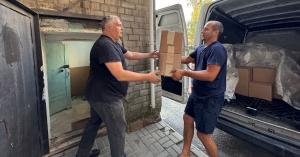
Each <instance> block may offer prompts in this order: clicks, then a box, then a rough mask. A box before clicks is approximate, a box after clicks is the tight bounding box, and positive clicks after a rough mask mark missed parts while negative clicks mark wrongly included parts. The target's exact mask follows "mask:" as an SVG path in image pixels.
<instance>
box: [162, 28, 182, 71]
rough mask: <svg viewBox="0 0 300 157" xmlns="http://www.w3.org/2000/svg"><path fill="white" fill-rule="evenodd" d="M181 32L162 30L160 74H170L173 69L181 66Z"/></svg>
mask: <svg viewBox="0 0 300 157" xmlns="http://www.w3.org/2000/svg"><path fill="white" fill-rule="evenodd" d="M182 41H183V34H182V33H181V32H171V31H162V32H161V40H160V50H159V52H160V58H159V61H160V62H159V67H160V71H161V75H163V76H171V75H172V74H171V71H172V70H173V69H178V68H180V67H181V51H182Z"/></svg>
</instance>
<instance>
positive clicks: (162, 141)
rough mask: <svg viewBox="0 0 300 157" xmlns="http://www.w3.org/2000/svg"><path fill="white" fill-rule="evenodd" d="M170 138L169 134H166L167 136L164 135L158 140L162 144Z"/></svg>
mask: <svg viewBox="0 0 300 157" xmlns="http://www.w3.org/2000/svg"><path fill="white" fill-rule="evenodd" d="M169 140H170V139H169V137H168V136H165V137H163V138H162V139H160V140H158V142H159V143H160V144H164V143H166V142H167V141H169Z"/></svg>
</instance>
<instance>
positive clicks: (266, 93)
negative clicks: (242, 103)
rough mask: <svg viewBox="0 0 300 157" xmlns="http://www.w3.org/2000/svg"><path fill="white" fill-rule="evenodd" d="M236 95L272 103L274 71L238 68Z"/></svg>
mask: <svg viewBox="0 0 300 157" xmlns="http://www.w3.org/2000/svg"><path fill="white" fill-rule="evenodd" d="M238 73H239V82H238V85H237V87H236V93H237V94H240V95H244V96H249V97H255V98H260V99H265V100H268V101H272V98H273V85H274V82H275V76H276V70H275V69H272V68H262V67H239V68H238Z"/></svg>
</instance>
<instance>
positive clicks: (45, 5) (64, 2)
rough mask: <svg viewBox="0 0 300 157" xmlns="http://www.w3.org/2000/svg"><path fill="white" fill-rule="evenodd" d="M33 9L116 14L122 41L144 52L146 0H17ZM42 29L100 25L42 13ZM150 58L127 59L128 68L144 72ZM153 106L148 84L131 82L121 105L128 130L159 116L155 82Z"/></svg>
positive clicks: (81, 29)
mask: <svg viewBox="0 0 300 157" xmlns="http://www.w3.org/2000/svg"><path fill="white" fill-rule="evenodd" d="M19 1H20V2H21V3H23V4H24V5H26V6H28V7H29V8H31V9H33V10H39V11H41V10H42V11H51V12H58V13H62V14H76V15H82V16H94V17H99V18H101V16H105V15H117V16H119V17H120V18H121V20H122V23H123V27H124V30H123V44H124V46H125V47H126V48H127V49H128V50H131V51H140V52H147V51H149V49H150V44H149V39H150V37H149V32H150V31H149V15H148V12H149V7H150V4H149V0H19ZM40 25H41V31H42V32H70V31H76V32H87V31H90V32H101V30H100V28H99V26H97V24H96V23H95V22H94V23H93V22H91V23H90V22H89V21H86V20H85V21H76V22H74V21H72V20H68V19H55V18H46V17H42V19H41V23H40ZM149 65H150V62H149V60H143V61H128V68H129V70H132V71H136V72H147V71H149V69H150V66H149ZM155 93H156V108H155V109H152V108H151V105H150V84H149V83H148V82H131V83H130V86H129V89H128V96H127V97H126V100H125V103H124V107H125V111H126V119H127V123H128V129H129V130H135V129H136V128H138V127H142V126H144V125H145V124H146V123H148V122H149V121H150V122H151V121H153V120H155V119H157V118H159V117H160V115H159V114H160V110H161V87H160V85H156V92H155Z"/></svg>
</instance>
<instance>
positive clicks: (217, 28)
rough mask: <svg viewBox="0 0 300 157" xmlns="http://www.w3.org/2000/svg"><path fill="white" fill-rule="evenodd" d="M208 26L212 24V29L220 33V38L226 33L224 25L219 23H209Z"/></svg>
mask: <svg viewBox="0 0 300 157" xmlns="http://www.w3.org/2000/svg"><path fill="white" fill-rule="evenodd" d="M207 24H211V26H212V28H213V30H214V31H218V32H219V35H218V36H219V37H220V36H221V34H222V33H223V31H224V27H223V24H222V23H221V22H219V21H208V22H207Z"/></svg>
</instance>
